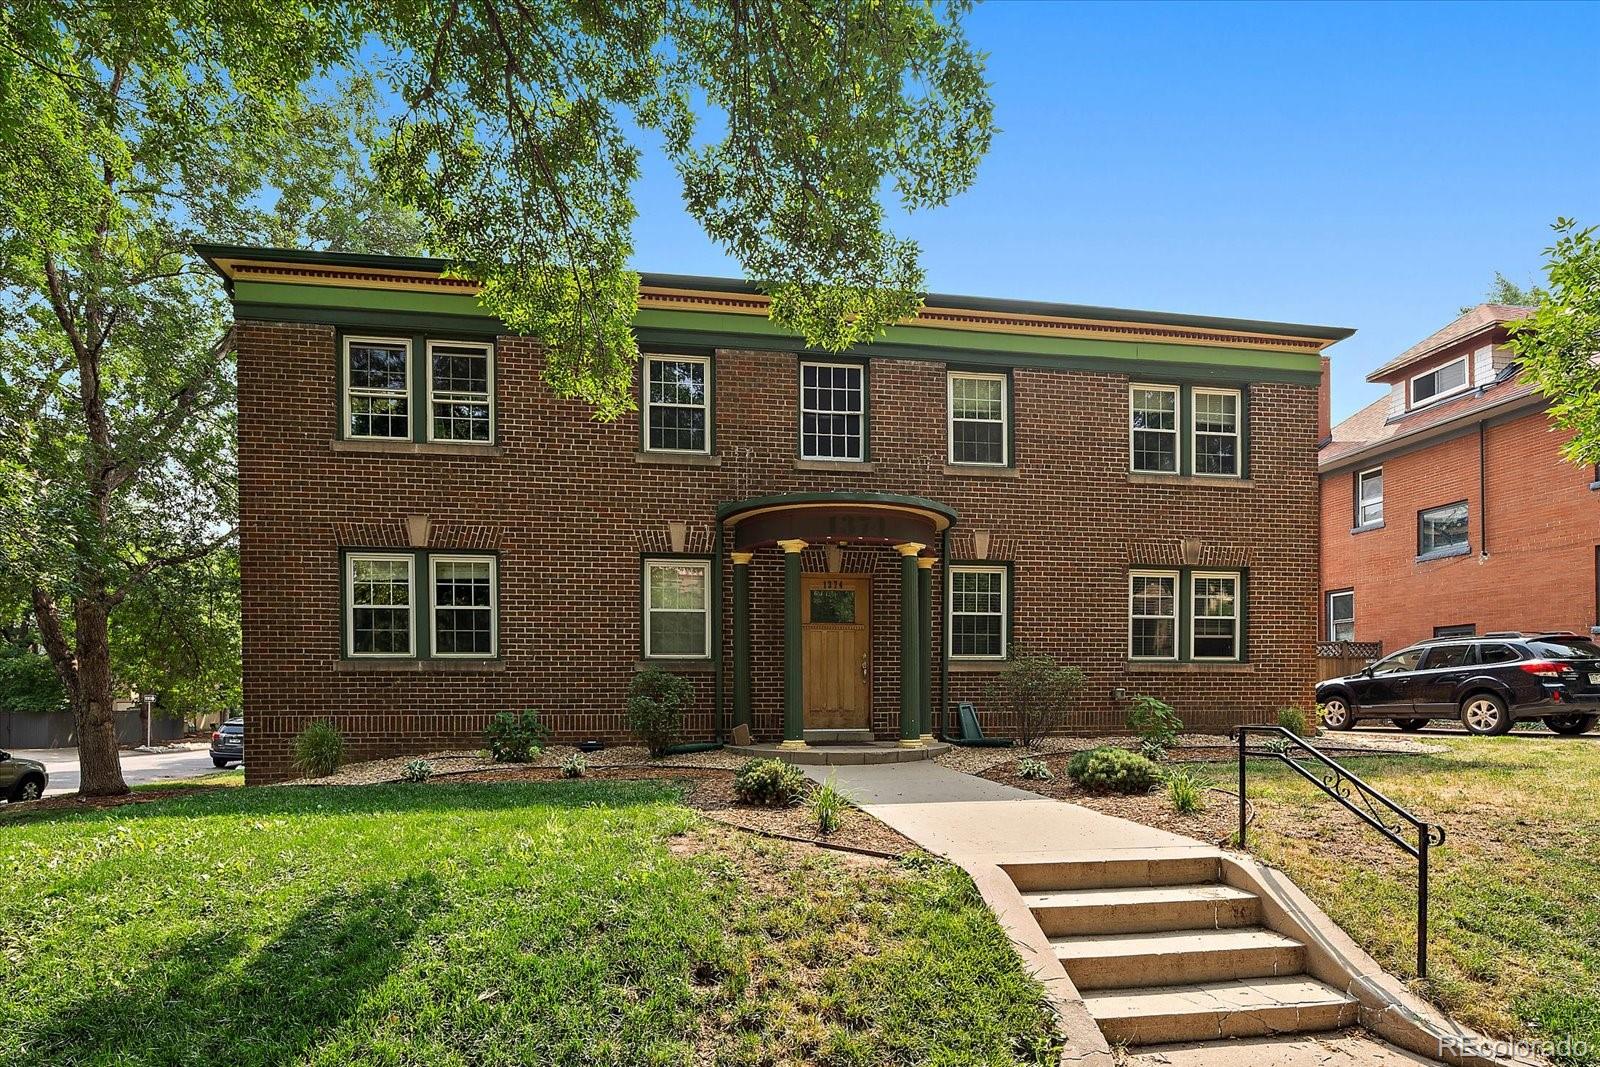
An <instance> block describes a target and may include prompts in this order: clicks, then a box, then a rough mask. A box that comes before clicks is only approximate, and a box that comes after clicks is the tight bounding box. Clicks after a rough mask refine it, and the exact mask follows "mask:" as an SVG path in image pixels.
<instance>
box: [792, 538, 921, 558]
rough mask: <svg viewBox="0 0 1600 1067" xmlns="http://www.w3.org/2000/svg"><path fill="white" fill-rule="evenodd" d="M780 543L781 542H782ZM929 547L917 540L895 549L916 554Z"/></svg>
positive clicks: (903, 554)
mask: <svg viewBox="0 0 1600 1067" xmlns="http://www.w3.org/2000/svg"><path fill="white" fill-rule="evenodd" d="M779 543H780V544H781V543H782V542H779ZM927 547H928V546H927V545H921V544H918V543H917V542H915V541H907V542H906V543H905V544H903V545H895V546H894V550H895V551H896V552H898V553H900V554H901V555H902V556H915V555H916V554H917V553H918V552H921V551H922V550H923V549H925V548H927Z"/></svg>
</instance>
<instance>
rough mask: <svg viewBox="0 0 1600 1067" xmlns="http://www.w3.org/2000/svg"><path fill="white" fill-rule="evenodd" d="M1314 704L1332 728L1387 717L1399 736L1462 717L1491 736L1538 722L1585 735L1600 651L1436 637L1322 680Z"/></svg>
mask: <svg viewBox="0 0 1600 1067" xmlns="http://www.w3.org/2000/svg"><path fill="white" fill-rule="evenodd" d="M1317 703H1318V704H1320V705H1322V722H1323V725H1325V726H1327V727H1328V729H1330V730H1349V729H1351V728H1352V727H1354V726H1355V724H1356V723H1357V722H1358V721H1359V720H1361V719H1389V720H1391V721H1392V722H1393V723H1394V724H1395V725H1396V726H1398V727H1400V729H1402V730H1420V729H1422V727H1423V725H1424V724H1425V723H1427V722H1428V720H1430V719H1460V720H1461V723H1462V725H1464V726H1465V727H1466V728H1467V729H1468V730H1469V731H1471V732H1472V733H1475V734H1485V735H1491V736H1492V735H1497V734H1503V733H1505V732H1506V731H1507V730H1509V729H1511V726H1512V724H1513V723H1515V722H1517V721H1519V720H1522V719H1543V720H1544V723H1545V725H1546V726H1548V727H1550V729H1552V730H1554V731H1555V732H1556V733H1558V734H1582V733H1587V732H1588V731H1590V730H1592V729H1594V726H1595V723H1596V722H1597V721H1600V645H1596V644H1595V642H1594V641H1592V640H1590V639H1589V638H1587V637H1581V636H1579V635H1578V634H1569V633H1544V634H1524V633H1496V634H1485V635H1484V636H1482V637H1442V638H1437V639H1435V640H1432V641H1424V642H1422V643H1421V644H1417V645H1412V646H1411V647H1410V648H1406V649H1402V650H1401V651H1399V652H1396V653H1395V654H1394V655H1392V656H1385V657H1384V658H1383V659H1380V660H1378V661H1377V662H1376V663H1374V664H1372V665H1371V666H1369V667H1367V668H1366V669H1365V670H1363V671H1361V672H1359V673H1357V674H1352V675H1349V676H1347V677H1344V678H1330V679H1328V680H1327V681H1325V682H1323V683H1322V684H1321V685H1319V686H1317Z"/></svg>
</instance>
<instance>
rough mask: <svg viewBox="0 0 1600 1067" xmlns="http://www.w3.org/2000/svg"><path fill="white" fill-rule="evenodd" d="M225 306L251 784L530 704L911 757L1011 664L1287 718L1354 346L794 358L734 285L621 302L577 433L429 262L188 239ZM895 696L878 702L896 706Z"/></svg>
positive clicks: (1259, 337) (1002, 319)
mask: <svg viewBox="0 0 1600 1067" xmlns="http://www.w3.org/2000/svg"><path fill="white" fill-rule="evenodd" d="M201 251H202V254H204V255H205V256H206V258H207V259H208V261H209V262H211V263H212V265H213V266H214V267H215V268H216V269H217V270H218V271H219V273H221V274H222V276H223V277H224V278H225V279H226V281H227V285H228V289H229V292H230V294H231V296H232V299H233V302H234V314H235V319H236V323H237V325H236V330H235V340H236V345H237V349H238V376H239V463H240V472H239V490H240V508H241V533H240V552H241V567H242V572H243V620H244V692H245V714H246V716H247V718H248V721H249V730H248V738H249V742H248V743H249V745H250V748H249V753H248V764H247V765H248V768H249V774H250V776H251V777H252V779H274V778H280V777H283V776H284V775H285V774H287V773H288V771H289V763H290V748H291V744H292V740H293V738H294V736H295V735H296V734H297V733H298V732H299V731H300V730H302V729H303V728H304V727H305V725H306V724H307V723H309V722H310V721H312V720H314V719H317V718H322V717H328V718H331V719H333V720H334V721H335V722H336V723H337V724H338V726H339V728H340V729H341V731H342V732H343V733H344V736H345V738H346V746H347V751H348V753H349V754H350V756H351V757H352V758H371V757H375V756H379V755H383V754H396V753H404V752H410V751H417V750H426V749H430V748H439V747H443V746H450V747H476V746H477V745H478V744H480V743H481V741H480V739H481V736H482V730H483V727H484V725H485V723H486V721H487V720H488V718H489V717H490V716H491V715H492V714H494V713H496V712H500V711H508V710H509V711H515V710H521V709H525V708H531V709H535V710H537V711H538V712H539V713H540V714H541V715H542V716H543V718H544V720H545V722H546V723H548V724H549V726H550V727H551V728H552V730H553V731H554V734H555V736H556V737H557V738H558V739H561V740H568V741H572V740H578V739H586V738H591V737H592V738H600V739H604V740H607V741H623V740H625V739H626V738H627V733H626V728H625V725H624V721H623V703H624V696H625V692H626V689H627V687H628V683H629V681H630V679H631V678H632V676H633V675H634V673H635V671H636V670H638V669H640V668H641V667H643V666H646V665H653V666H659V667H663V668H665V669H667V670H670V671H674V672H678V673H681V674H682V675H684V676H685V677H687V678H689V679H691V680H692V681H693V682H694V684H695V687H696V691H697V696H698V699H697V702H696V705H695V707H694V709H693V711H692V713H691V714H690V715H689V716H688V719H687V724H686V735H687V736H686V739H687V740H695V739H711V738H721V737H724V736H727V734H728V732H729V731H730V730H731V729H732V728H733V726H734V725H735V724H739V723H746V724H748V725H749V726H750V728H751V729H752V731H753V733H754V735H755V737H756V738H757V739H765V740H769V741H776V740H778V739H780V738H782V739H785V740H786V741H787V742H789V743H793V744H799V743H802V742H803V741H804V740H805V738H806V737H807V736H808V734H809V735H810V736H812V737H813V738H817V737H819V736H824V735H822V734H820V733H818V732H819V731H823V730H842V731H856V732H857V733H854V734H851V735H849V736H863V737H864V736H868V735H870V736H871V737H874V738H877V739H881V740H894V739H899V741H900V742H901V743H902V744H906V745H917V744H921V743H923V742H924V740H925V739H926V738H927V737H928V736H929V735H930V734H934V733H937V732H939V731H940V730H941V729H942V723H943V716H942V715H941V714H940V709H943V708H946V707H948V706H949V702H951V701H956V700H972V701H974V702H975V703H976V704H977V705H978V707H979V709H980V712H981V714H982V716H983V721H984V724H985V727H986V728H987V729H989V730H991V731H997V732H1004V731H1005V730H1007V729H1008V727H1009V724H1008V723H1007V722H1006V720H1005V717H1004V716H1003V715H1001V714H1000V712H999V710H998V709H997V707H996V705H995V702H994V701H993V700H992V699H991V698H990V686H991V684H992V683H993V682H994V681H995V679H996V678H997V676H998V672H999V671H1001V670H1002V669H1003V668H1004V666H1005V664H1006V662H1007V659H1008V657H1010V655H1011V654H1012V652H1013V651H1014V650H1015V649H1017V648H1019V647H1024V646H1025V647H1027V648H1031V649H1037V650H1039V651H1043V652H1048V653H1050V654H1052V655H1054V656H1056V657H1057V658H1059V659H1060V660H1061V661H1063V662H1065V663H1070V664H1076V665H1079V666H1081V667H1083V668H1084V669H1085V671H1086V672H1087V676H1088V682H1087V685H1086V687H1085V689H1084V692H1083V694H1082V696H1081V697H1080V698H1079V700H1078V702H1077V704H1076V705H1075V708H1074V710H1073V713H1072V716H1071V723H1070V726H1071V728H1073V729H1077V730H1080V731H1102V730H1108V729H1119V728H1121V727H1122V725H1123V721H1124V717H1125V715H1126V712H1127V699H1128V697H1129V695H1130V694H1137V693H1149V694H1154V695H1157V696H1160V697H1163V698H1165V699H1167V700H1169V701H1171V702H1172V703H1173V704H1175V705H1176V706H1177V707H1178V709H1179V711H1180V713H1181V714H1182V715H1183V717H1184V718H1185V720H1186V721H1188V722H1189V723H1190V724H1192V725H1194V726H1196V727H1199V728H1204V729H1212V730H1220V729H1223V728H1225V727H1227V726H1229V725H1230V724H1233V723H1236V722H1239V721H1241V720H1261V719H1265V718H1271V717H1272V716H1274V715H1275V714H1276V712H1277V710H1278V709H1279V708H1280V707H1282V706H1284V705H1286V704H1292V703H1296V702H1304V701H1306V700H1307V699H1308V698H1309V691H1310V687H1311V684H1312V682H1313V680H1314V677H1313V676H1314V666H1315V664H1314V648H1313V643H1314V640H1315V638H1316V637H1317V632H1316V631H1317V628H1316V623H1315V620H1316V616H1317V607H1316V605H1317V593H1318V589H1317V582H1316V565H1317V546H1316V540H1315V538H1314V537H1309V536H1307V532H1308V531H1313V530H1315V528H1316V509H1317V477H1316V445H1317V440H1318V437H1319V434H1320V433H1321V430H1319V422H1318V418H1319V384H1320V383H1321V382H1322V376H1323V369H1324V362H1323V360H1322V358H1321V356H1320V353H1321V352H1322V351H1323V350H1324V349H1325V348H1326V347H1328V346H1329V345H1331V344H1332V343H1334V342H1335V341H1337V340H1339V339H1341V338H1343V337H1346V336H1348V335H1349V333H1350V331H1348V330H1343V329H1335V328H1328V327H1313V326H1296V325H1286V324H1278V323H1267V322H1253V321H1240V320H1228V319H1217V318H1206V317H1196V316H1183V315H1169V314H1159V313H1149V312H1132V311H1120V310H1115V309H1107V308H1089V307H1077V306H1070V305H1058V304H1030V303H1021V302H1016V301H1003V300H980V299H971V298H958V297H944V296H930V297H929V298H928V299H927V306H926V307H925V308H924V310H923V311H922V312H921V313H920V314H919V315H918V316H917V318H916V319H915V320H914V321H911V322H909V323H907V324H905V325H901V326H896V327H894V328H892V329H890V330H889V331H888V332H887V334H886V335H885V336H884V337H883V338H882V339H881V340H879V341H877V342H874V343H873V344H871V345H870V346H865V347H863V348H861V349H859V350H857V351H852V352H849V353H842V354H837V353H836V354H829V353H821V352H814V351H807V350H805V348H804V346H803V345H802V344H801V342H800V341H799V339H797V338H795V337H792V336H788V335H785V334H784V333H783V332H781V331H780V330H778V329H777V328H776V327H775V326H774V325H773V324H772V322H771V321H770V320H769V319H768V317H767V302H766V299H765V298H764V297H763V296H761V295H760V294H759V293H758V292H757V291H756V290H755V289H754V288H753V287H752V286H750V285H747V284H745V283H741V282H730V281H725V280H718V279H708V278H684V277H671V276H655V275H646V276H645V277H644V279H643V288H642V294H641V300H640V311H639V314H638V319H637V321H636V330H637V334H638V337H639V341H640V347H641V351H642V353H643V355H642V357H641V361H640V380H641V382H642V383H643V392H642V394H639V393H636V399H637V400H638V401H639V412H638V414H637V415H633V416H630V417H628V418H625V419H622V420H620V421H617V422H612V423H600V422H596V421H595V420H594V419H593V418H592V417H591V415H590V412H589V410H588V409H587V408H586V407H585V405H584V404H582V403H580V402H577V401H569V400H560V399H557V398H556V397H555V396H554V395H553V393H552V391H551V390H550V388H549V387H548V386H547V385H546V384H545V383H544V381H543V380H542V378H541V373H542V371H543V365H544V359H543V354H542V352H541V350H540V347H539V345H538V344H537V343H535V342H534V341H532V340H530V339H527V338H525V337H518V336H508V335H507V334H506V332H505V330H504V328H503V326H501V325H500V324H499V323H497V322H496V321H494V320H492V319H489V318H486V317H484V314H483V312H482V310H481V309H480V307H479V306H478V304H477V301H476V297H475V291H474V290H473V288H472V287H471V286H470V285H468V284H467V283H465V282H463V281H461V280H458V279H449V278H444V277H441V270H442V267H443V264H442V263H440V262H438V261H433V260H419V259H398V258H390V257H374V256H358V255H338V254H321V253H302V252H288V251H281V250H260V249H243V248H223V247H205V248H203V249H201ZM903 681H904V684H902V682H903Z"/></svg>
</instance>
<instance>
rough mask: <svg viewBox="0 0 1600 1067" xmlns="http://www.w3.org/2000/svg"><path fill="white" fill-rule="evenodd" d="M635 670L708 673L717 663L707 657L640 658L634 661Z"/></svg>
mask: <svg viewBox="0 0 1600 1067" xmlns="http://www.w3.org/2000/svg"><path fill="white" fill-rule="evenodd" d="M633 669H634V671H635V672H637V671H649V670H657V671H671V672H672V673H674V674H678V673H688V674H710V673H711V672H713V671H715V670H716V669H717V665H716V664H715V663H713V662H711V661H710V660H708V659H642V660H639V661H637V662H636V663H634V665H633Z"/></svg>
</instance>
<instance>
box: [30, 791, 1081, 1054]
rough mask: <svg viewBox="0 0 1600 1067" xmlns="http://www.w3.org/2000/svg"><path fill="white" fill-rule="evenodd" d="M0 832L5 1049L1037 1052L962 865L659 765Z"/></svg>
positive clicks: (120, 812) (283, 797)
mask: <svg viewBox="0 0 1600 1067" xmlns="http://www.w3.org/2000/svg"><path fill="white" fill-rule="evenodd" d="M210 777H220V776H210ZM4 834H5V838H6V848H5V850H4V852H3V855H0V986H3V988H5V989H6V996H5V997H3V998H0V1062H8V1063H9V1062H18V1063H49V1064H59V1065H64V1067H79V1065H88V1064H117V1065H119V1067H120V1065H130V1064H158V1063H159V1064H169V1063H170V1064H178V1063H197V1064H206V1063H228V1064H240V1065H267V1064H273V1065H278V1064H296V1065H311V1064H327V1065H334V1064H349V1063H355V1064H407V1065H420V1064H440V1065H457V1067H459V1065H465V1064H472V1063H552V1064H618V1065H621V1064H628V1065H635V1064H685V1065H687V1064H691V1063H696V1064H698V1063H716V1064H757V1063H760V1064H783V1063H793V1064H804V1063H817V1064H823V1063H826V1064H880V1063H919V1064H920V1063H932V1064H957V1063H961V1064H966V1063H986V1064H1023V1063H1027V1064H1045V1063H1054V1056H1055V1055H1056V1053H1055V1051H1054V1049H1053V1044H1052V1043H1053V1039H1052V1037H1051V1030H1050V1019H1049V1014H1048V1012H1047V1011H1046V1009H1045V1007H1044V1006H1043V1004H1042V1002H1041V1000H1040V991H1039V989H1038V987H1037V986H1036V985H1035V984H1034V983H1033V982H1032V981H1031V980H1029V979H1028V978H1027V977H1026V976H1025V975H1024V974H1023V972H1022V968H1021V964H1020V962H1019V961H1018V960H1017V959H1016V957H1015V956H1014V955H1013V954H1012V953H1011V951H1010V949H1009V946H1008V945H1007V942H1006V939H1005V937H1004V935H1003V933H1002V932H1001V930H1000V929H999V927H998V925H997V924H996V923H995V922H994V920H993V918H992V917H991V916H990V915H989V913H988V912H987V911H986V910H985V909H984V908H983V906H982V903H981V901H980V900H979V898H978V896H977V894H976V892H975V890H974V889H973V887H972V885H971V883H970V882H969V881H968V880H967V878H966V877H965V875H963V874H961V873H960V872H959V871H957V870H955V869H953V868H950V867H946V866H944V865H938V864H935V865H927V866H921V867H917V868H911V867H907V868H895V867H890V866H883V865H880V866H863V865H861V864H855V863H847V862H845V861H841V860H838V859H834V858H831V857H827V856H818V855H813V854H811V853H809V852H807V851H804V850H796V849H793V848H791V847H789V846H779V845H775V844H772V843H767V842H759V843H757V842H755V841H753V840H752V839H750V838H748V837H746V836H744V835H739V834H737V833H736V832H734V831H729V830H726V829H723V828H721V827H718V826H716V825H715V824H711V823H709V822H707V821H705V820H702V819H701V818H700V817H699V816H697V815H696V814H695V813H694V812H692V811H690V810H688V809H687V808H685V807H683V806H682V804H681V803H680V796H679V793H678V790H677V789H676V788H675V787H673V786H671V785H666V784H662V783H632V782H592V781H579V782H570V783H567V782H563V783H537V784H536V783H518V784H514V785H465V784H442V785H389V786H374V787H367V788H306V789H295V788H278V789H257V788H229V787H226V786H221V785H219V787H218V788H215V789H212V790H208V791H206V792H204V793H197V794H192V795H187V796H180V797H173V798H170V799H164V800H160V801H157V802H153V803H144V804H135V805H127V806H124V807H120V808H112V809H105V810H94V811H73V812H70V813H62V812H59V811H57V812H51V811H44V810H41V811H39V812H38V813H37V814H35V815H31V816H27V817H24V818H20V819H15V820H11V821H8V823H7V825H6V826H5V828H4Z"/></svg>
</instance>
